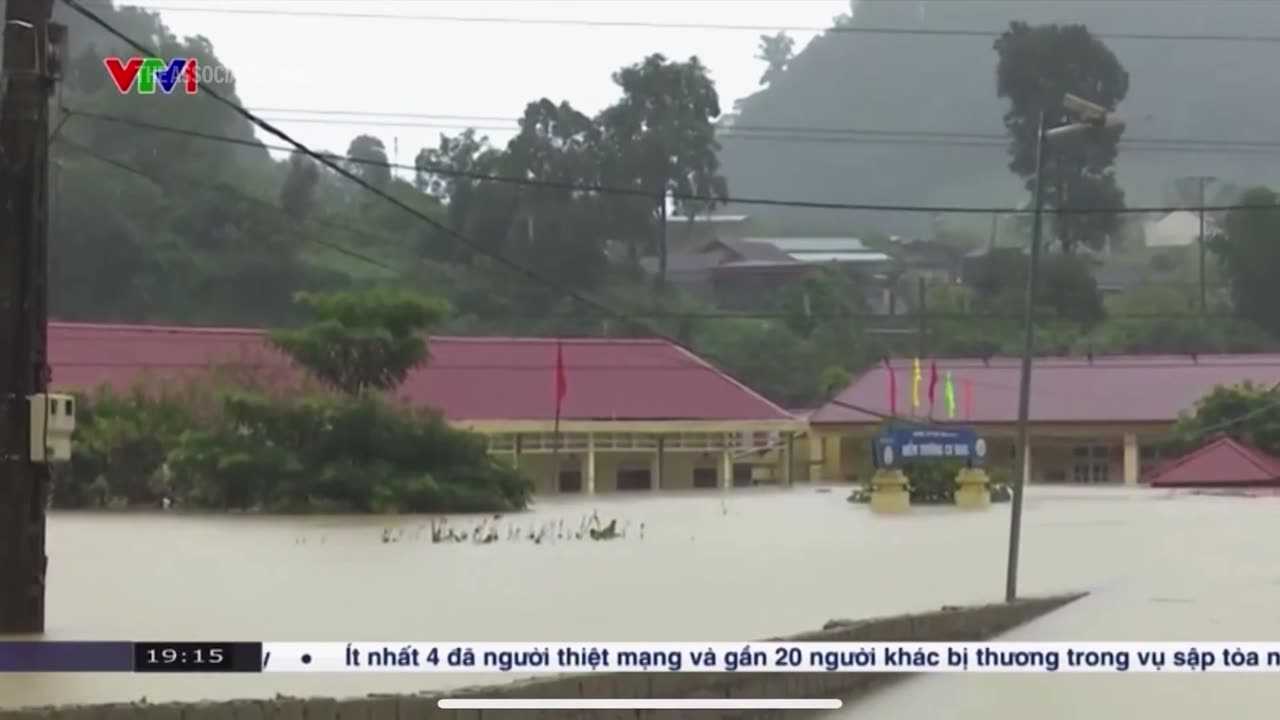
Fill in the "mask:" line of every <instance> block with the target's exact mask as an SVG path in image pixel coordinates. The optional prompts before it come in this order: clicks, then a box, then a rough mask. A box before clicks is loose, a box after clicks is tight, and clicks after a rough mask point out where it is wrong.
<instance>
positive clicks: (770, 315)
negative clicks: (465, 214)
mask: <svg viewBox="0 0 1280 720" xmlns="http://www.w3.org/2000/svg"><path fill="white" fill-rule="evenodd" d="M56 142H57V144H59V145H63V146H66V147H69V148H72V149H74V150H76V151H77V152H79V153H82V154H84V155H85V156H87V157H91V158H93V159H95V160H97V161H99V162H101V163H104V164H106V165H109V166H111V167H114V168H117V169H119V170H122V171H124V172H127V173H129V174H131V175H135V176H137V177H140V178H143V179H144V180H147V181H149V182H152V183H154V184H155V185H156V186H158V187H162V188H163V187H167V186H168V185H169V183H170V182H173V181H178V182H183V183H186V184H188V185H191V186H193V187H198V188H202V189H206V190H210V191H214V192H221V193H226V194H228V195H230V196H232V197H235V198H237V199H239V200H243V201H246V202H250V203H253V204H255V205H258V206H260V207H264V208H267V209H270V210H272V211H273V212H277V213H281V214H284V215H287V213H285V211H284V209H283V208H281V207H280V206H279V205H276V204H274V203H272V202H270V201H267V200H264V199H262V198H258V197H254V196H252V195H249V194H246V193H241V192H237V191H234V190H232V189H231V188H229V187H228V186H226V185H222V184H218V183H213V182H207V181H201V180H197V179H195V178H192V177H190V176H182V175H176V174H171V173H166V174H165V176H164V177H160V176H157V175H155V174H152V173H150V172H147V171H145V170H142V169H140V168H137V167H134V166H132V165H129V164H127V163H123V162H120V161H119V160H115V159H114V158H110V157H107V156H106V155H104V154H102V153H99V152H97V151H95V150H92V149H91V148H89V147H87V146H85V145H82V144H80V143H77V142H75V141H72V140H67V139H65V138H58V139H57V140H56ZM288 217H289V218H290V219H294V218H293V216H291V215H289V216H288ZM306 222H308V223H312V224H315V225H319V226H321V227H328V228H331V229H333V230H337V231H340V232H344V233H350V234H352V235H355V236H357V237H363V238H365V239H367V240H369V241H371V242H376V243H384V244H392V243H395V242H399V241H400V238H396V237H393V236H390V235H383V234H379V233H372V232H369V231H367V230H364V229H362V228H358V227H355V226H351V225H347V224H344V223H337V222H332V221H329V220H326V219H323V218H317V217H309V218H307V220H306ZM307 242H310V243H314V244H316V245H319V246H321V247H324V248H327V249H330V250H333V251H335V252H338V253H340V254H342V255H345V256H347V257H349V258H352V259H355V260H359V261H361V262H364V263H368V264H369V265H371V266H373V267H376V268H378V269H381V270H385V271H387V272H390V273H399V272H400V271H401V269H400V268H397V267H396V266H394V265H392V264H391V263H389V262H387V261H385V260H382V259H379V258H377V257H374V256H372V255H369V254H367V253H364V252H361V251H359V250H355V249H353V248H351V247H348V246H346V245H343V244H341V243H335V242H331V241H327V240H324V239H322V238H317V237H315V236H314V235H308V236H307ZM1152 284H1155V285H1159V284H1160V283H1148V285H1152ZM1166 284H1172V285H1179V286H1186V287H1191V286H1192V285H1194V283H1191V282H1189V281H1188V282H1186V283H1166ZM629 314H630V315H631V317H635V318H640V319H646V320H693V321H729V320H782V319H788V318H794V317H799V315H797V314H795V313H784V312H780V311H697V312H680V311H674V310H673V311H666V312H631V313H629ZM924 315H925V317H927V318H929V319H932V320H1017V319H1020V318H1021V316H1020V315H1017V314H1016V313H995V312H981V311H975V312H956V311H937V312H933V311H928V312H925V313H924ZM803 317H804V318H805V319H810V320H876V321H881V322H889V321H896V322H902V323H914V322H915V321H916V319H917V318H918V314H915V313H907V314H902V315H886V314H883V313H873V312H854V311H849V312H814V313H807V314H804V315H803ZM1234 317H1235V316H1234V315H1231V314H1230V313H1209V314H1207V315H1206V314H1203V313H1198V312H1194V313H1193V312H1186V313H1112V314H1108V315H1107V319H1109V320H1202V319H1232V318H1234Z"/></svg>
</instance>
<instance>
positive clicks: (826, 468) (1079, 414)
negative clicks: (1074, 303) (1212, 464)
mask: <svg viewBox="0 0 1280 720" xmlns="http://www.w3.org/2000/svg"><path fill="white" fill-rule="evenodd" d="M936 363H937V367H938V372H939V376H940V377H942V378H945V377H946V376H947V375H948V374H950V376H951V377H952V383H953V388H954V391H955V395H962V396H963V397H958V398H957V406H958V407H957V409H956V413H955V415H954V416H953V415H951V413H950V412H949V411H948V408H947V405H946V402H945V398H944V396H943V389H942V387H941V386H939V387H938V388H937V389H936V392H935V398H934V400H935V402H933V403H932V404H931V403H930V402H929V400H928V394H927V386H928V383H929V377H930V372H931V369H930V364H931V361H930V360H928V359H923V360H922V364H923V366H924V367H923V368H922V375H923V378H922V382H921V388H920V405H919V406H918V407H914V408H913V407H912V404H911V400H912V397H911V390H912V387H911V386H912V364H913V362H912V360H910V359H898V360H894V361H892V362H891V363H890V364H889V366H888V367H885V366H883V365H882V366H877V367H876V368H874V369H872V370H870V371H868V372H866V373H864V374H863V375H862V376H860V377H858V378H857V379H856V380H855V381H854V382H853V383H852V384H851V385H849V386H848V387H847V388H845V389H844V391H842V392H841V393H840V394H839V395H837V396H836V397H835V398H834V399H833V400H832V401H831V402H829V403H827V404H826V405H824V406H823V407H821V408H819V409H818V410H817V411H815V412H813V413H812V414H811V415H810V416H809V423H810V426H811V433H810V438H809V443H808V446H807V454H808V458H809V465H810V473H811V475H812V476H814V477H817V478H821V479H825V480H848V479H853V478H858V477H862V476H864V475H865V474H866V473H867V472H869V471H870V467H871V461H870V458H869V456H868V452H867V451H868V450H869V448H870V438H871V437H872V436H873V435H874V434H875V433H876V432H877V430H878V429H879V427H880V425H881V424H882V422H884V420H885V418H886V417H890V416H893V415H894V412H893V410H894V409H896V415H897V417H899V418H900V419H903V420H907V421H913V422H924V423H938V424H942V425H945V424H948V423H955V424H963V425H968V426H971V427H974V429H976V430H977V431H978V432H979V433H981V434H982V436H983V437H984V438H986V440H987V447H988V458H989V464H990V465H993V466H996V467H1000V466H1003V467H1004V468H1005V469H1011V467H1010V466H1011V465H1012V463H1013V462H1014V460H1013V458H1014V452H1013V450H1014V434H1015V429H1016V424H1017V417H1018V388H1019V371H1020V364H1021V361H1020V360H1019V359H1018V358H1010V357H993V358H948V359H939V360H937V361H936ZM891 373H892V376H893V382H890V374H891ZM1245 381H1252V382H1254V383H1257V384H1263V385H1273V384H1276V383H1280V355H1274V354H1242V355H1198V356H1191V355H1179V356H1168V355H1156V356H1140V355H1138V356H1109V357H1092V358H1080V357H1071V358H1053V357H1044V358H1036V359H1035V361H1034V362H1033V363H1032V373H1031V405H1030V419H1031V447H1030V449H1029V450H1030V451H1029V452H1028V453H1027V461H1028V463H1029V465H1030V467H1029V469H1030V477H1031V480H1032V481H1033V482H1044V483H1080V484H1127V485H1136V484H1137V483H1138V482H1139V480H1140V478H1141V477H1142V476H1143V474H1144V473H1146V472H1148V471H1150V470H1152V469H1154V468H1155V467H1156V466H1157V465H1159V464H1160V462H1161V461H1162V460H1165V459H1167V458H1163V457H1162V456H1161V453H1162V447H1163V446H1164V445H1165V444H1166V441H1167V440H1168V438H1169V432H1170V430H1171V429H1172V427H1173V424H1174V423H1175V422H1176V421H1177V419H1178V415H1179V413H1182V412H1184V411H1185V412H1190V411H1193V410H1194V408H1195V404H1196V402H1197V401H1198V400H1199V399H1200V398H1202V397H1204V396H1205V395H1206V394H1208V393H1209V392H1210V391H1212V390H1213V389H1214V388H1215V387H1217V386H1219V385H1224V386H1230V385H1238V384H1240V383H1243V382H1245ZM940 385H941V383H940ZM891 387H893V389H894V390H896V396H895V398H894V399H893V401H890V398H889V390H890V388H891Z"/></svg>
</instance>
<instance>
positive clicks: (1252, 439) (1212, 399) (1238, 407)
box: [1173, 382, 1280, 455]
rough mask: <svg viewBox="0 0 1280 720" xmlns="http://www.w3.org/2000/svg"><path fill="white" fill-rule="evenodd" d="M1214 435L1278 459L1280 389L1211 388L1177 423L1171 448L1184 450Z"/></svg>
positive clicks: (1258, 386)
mask: <svg viewBox="0 0 1280 720" xmlns="http://www.w3.org/2000/svg"><path fill="white" fill-rule="evenodd" d="M1216 435H1227V436H1230V437H1233V438H1236V439H1238V440H1241V441H1243V442H1246V443H1248V444H1250V445H1253V446H1254V447H1256V448H1258V449H1259V450H1262V451H1264V452H1267V453H1271V454H1273V455H1280V388H1278V387H1277V386H1265V385H1257V384H1254V383H1250V382H1246V383H1244V384H1241V385H1236V386H1232V387H1226V386H1223V387H1217V388H1214V389H1213V391H1212V392H1210V393H1209V394H1208V395H1206V396H1204V397H1203V398H1201V399H1200V400H1199V401H1198V402H1197V403H1196V407H1195V410H1194V411H1193V412H1190V413H1184V414H1183V416H1182V417H1181V418H1180V419H1179V420H1178V424H1177V425H1176V426H1175V427H1174V437H1175V440H1174V443H1173V444H1174V445H1176V446H1177V448H1176V449H1180V450H1186V449H1189V448H1191V447H1193V446H1195V445H1198V444H1200V443H1203V442H1205V441H1207V440H1209V439H1211V438H1212V437H1214V436H1216Z"/></svg>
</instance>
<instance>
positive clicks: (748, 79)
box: [128, 0, 849, 162]
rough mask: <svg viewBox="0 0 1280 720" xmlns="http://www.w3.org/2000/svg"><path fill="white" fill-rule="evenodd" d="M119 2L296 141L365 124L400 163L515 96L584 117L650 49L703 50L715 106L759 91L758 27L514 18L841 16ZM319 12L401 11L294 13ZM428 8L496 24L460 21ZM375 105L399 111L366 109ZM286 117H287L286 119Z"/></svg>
mask: <svg viewBox="0 0 1280 720" xmlns="http://www.w3.org/2000/svg"><path fill="white" fill-rule="evenodd" d="M128 4H135V5H141V6H144V7H149V8H153V9H156V10H159V12H160V13H161V16H162V18H163V19H164V22H165V23H166V24H167V25H168V26H169V27H170V28H171V29H172V30H173V31H174V32H175V33H176V34H178V35H179V36H183V35H195V34H202V35H204V36H206V37H208V38H209V39H210V40H211V41H212V42H213V46H214V49H215V51H216V52H217V54H218V58H219V59H220V60H221V61H222V62H223V63H225V64H226V65H227V66H228V67H229V68H230V70H231V71H232V72H234V73H235V77H236V82H237V90H238V92H239V94H240V98H241V100H242V101H243V102H244V103H245V104H246V105H247V106H248V107H249V108H250V109H254V110H257V111H260V114H262V115H263V116H264V117H266V118H268V119H272V120H277V121H279V122H278V124H279V125H280V126H281V127H282V128H283V129H285V130H286V131H288V132H290V133H295V134H296V135H295V137H297V138H298V139H299V140H302V141H303V142H306V143H308V144H312V146H313V147H318V148H324V149H328V150H333V151H338V152H341V151H344V150H346V146H347V143H348V142H349V141H350V140H351V138H352V137H353V136H355V135H357V134H360V133H369V134H373V135H377V136H379V137H381V138H382V139H383V141H384V142H385V143H386V145H387V148H388V150H389V151H393V152H394V150H395V147H396V146H397V145H398V147H399V150H398V156H399V161H400V162H412V159H413V156H414V155H415V154H416V153H417V151H418V149H420V148H421V147H423V146H424V145H432V146H434V145H435V144H436V143H437V141H438V138H439V134H440V133H441V132H446V133H449V134H453V133H455V132H457V131H458V130H460V129H461V128H463V127H466V126H471V125H482V126H485V127H486V128H507V127H513V126H514V121H515V118H517V117H518V116H519V115H520V113H521V112H522V110H523V109H524V106H525V104H526V103H528V102H529V101H531V100H535V99H538V98H541V97H543V96H545V97H548V98H550V99H552V100H554V101H557V102H558V101H560V100H568V101H569V102H570V103H572V104H573V105H574V106H575V107H577V108H579V109H580V110H582V111H584V112H587V113H594V112H595V111H597V110H599V109H601V108H603V107H604V106H605V105H607V104H609V103H610V102H612V101H613V100H614V99H615V98H616V97H617V92H616V90H615V87H614V85H613V84H612V81H611V80H610V74H611V73H612V72H613V71H615V70H617V69H618V68H620V67H622V66H623V65H627V64H630V63H633V62H636V61H638V60H640V59H642V58H643V57H644V56H645V55H647V54H650V53H654V52H661V53H663V54H666V55H667V56H669V57H673V58H680V59H686V58H688V57H689V56H690V55H697V56H698V57H699V58H701V59H702V61H703V63H704V64H705V65H707V66H708V67H709V68H710V69H711V72H712V77H713V78H714V80H715V82H716V85H717V87H718V89H719V91H720V97H721V104H722V106H723V108H724V110H725V111H729V110H730V109H731V108H732V106H733V101H734V100H735V99H737V98H740V97H743V96H745V95H748V94H750V93H751V92H753V91H754V90H755V89H757V87H758V81H759V79H760V74H761V72H762V71H763V69H764V64H763V63H762V62H761V61H760V60H757V59H755V57H754V56H755V54H756V47H757V44H758V42H759V36H760V34H761V30H754V29H726V30H708V29H672V28H655V27H602V26H598V25H597V26H584V25H576V26H575V25H570V24H565V25H559V24H532V23H528V22H523V23H522V22H520V20H522V19H536V20H540V21H549V20H555V21H558V20H570V21H573V20H578V21H612V22H618V21H621V22H658V23H687V24H696V25H707V24H716V23H720V24H732V25H737V26H759V27H763V28H774V29H780V28H817V27H824V26H827V25H828V24H829V23H830V22H831V19H832V18H834V17H835V16H837V15H839V14H841V13H847V12H848V11H849V2H848V0H641V1H635V0H522V1H514V2H513V1H510V0H466V1H464V2H457V1H451V0H291V1H290V0H275V1H274V2H263V1H260V0H135V1H134V2H132V3H128ZM236 10H242V11H264V10H270V11H282V12H284V13H294V14H282V15H267V14H249V13H237V12H234V11H236ZM326 12H327V13H365V14H384V15H395V16H399V17H394V18H387V17H380V18H357V17H333V16H327V17H325V16H307V15H298V14H296V13H304V14H305V13H326ZM414 16H418V17H416V18H415V17H414ZM422 16H437V17H436V18H435V19H426V18H423V17H422ZM438 16H448V17H452V18H504V19H506V20H505V21H502V22H462V21H450V20H445V19H441V18H439V17H438ZM791 35H792V36H793V37H794V38H795V39H796V50H797V51H799V50H800V49H801V48H803V47H804V46H805V45H806V44H807V43H808V42H809V40H810V39H811V38H812V37H813V35H814V33H813V32H795V31H792V32H791ZM286 110H288V111H292V112H286ZM308 111H310V112H308ZM316 111H350V112H351V113H353V115H350V116H335V115H332V114H320V113H317V112H316ZM378 113H402V114H404V113H407V114H409V115H410V116H409V117H400V118H396V117H377V114H378ZM371 114H372V115H371ZM415 115H416V116H419V117H413V116H415ZM431 116H435V117H431ZM439 116H455V117H445V118H442V117H439ZM457 116H464V117H462V118H459V117H457ZM290 117H292V118H294V119H293V120H287V119H285V118H290ZM303 120H309V121H310V122H304V121H303ZM316 121H320V122H316ZM379 124H381V125H379ZM424 125H431V126H429V127H424ZM485 132H487V134H489V135H490V136H491V137H492V138H494V139H495V140H498V139H502V140H505V138H506V137H509V135H510V133H509V132H504V131H503V130H501V129H488V130H486V131H485ZM397 141H398V142H397Z"/></svg>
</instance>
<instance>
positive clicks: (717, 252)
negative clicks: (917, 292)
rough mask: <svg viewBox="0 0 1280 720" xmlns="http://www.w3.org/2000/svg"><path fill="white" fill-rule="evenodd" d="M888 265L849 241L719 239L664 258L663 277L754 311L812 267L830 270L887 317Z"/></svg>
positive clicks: (646, 265) (655, 264)
mask: <svg viewBox="0 0 1280 720" xmlns="http://www.w3.org/2000/svg"><path fill="white" fill-rule="evenodd" d="M640 262H641V267H642V268H643V269H644V271H645V272H646V273H648V274H651V275H653V274H656V273H657V272H658V270H659V266H660V260H659V258H656V257H646V258H643V259H642V260H641V261H640ZM893 265H894V259H893V258H892V257H891V256H889V255H888V254H886V253H883V252H879V251H877V250H872V249H870V248H868V247H866V246H865V245H863V243H862V241H861V240H859V239H858V238H852V237H849V238H800V237H746V238H733V237H720V238H718V239H715V240H712V241H710V242H708V243H707V244H705V245H703V246H701V247H699V248H697V249H696V250H695V251H693V252H682V253H672V254H670V255H668V256H667V275H666V276H667V280H668V281H669V282H671V283H673V284H676V285H680V286H684V287H685V288H687V289H689V290H692V291H695V292H701V293H703V294H707V295H710V296H712V297H713V298H714V299H715V300H716V302H717V303H719V304H721V305H723V306H725V307H728V308H732V309H754V306H755V305H758V304H759V303H760V301H761V300H762V299H765V300H767V299H769V298H771V297H773V295H772V293H774V292H776V291H778V290H780V289H781V288H782V287H784V286H786V285H787V284H789V283H792V282H794V281H796V280H798V279H800V278H802V277H803V276H804V275H805V274H806V273H808V272H809V271H811V270H812V269H813V268H815V267H819V266H833V267H836V268H839V269H841V270H845V271H847V272H850V273H852V274H855V275H857V276H859V277H860V278H861V279H862V280H864V281H865V287H866V298H865V301H866V304H867V306H868V309H869V311H870V312H873V313H888V312H889V308H890V307H891V306H892V300H891V289H890V285H891V282H890V274H891V270H892V269H893Z"/></svg>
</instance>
